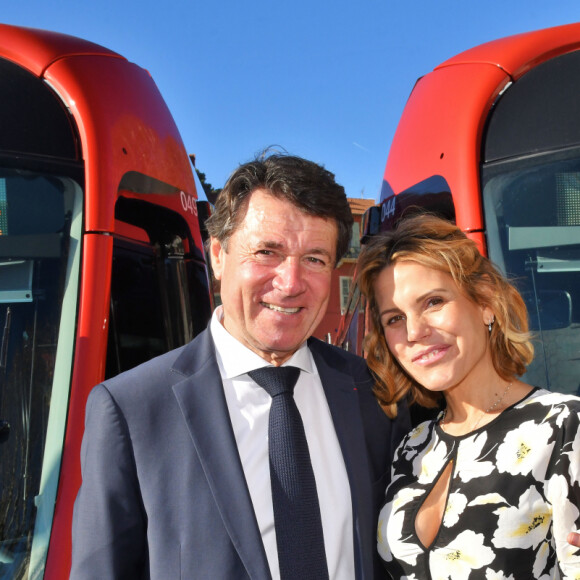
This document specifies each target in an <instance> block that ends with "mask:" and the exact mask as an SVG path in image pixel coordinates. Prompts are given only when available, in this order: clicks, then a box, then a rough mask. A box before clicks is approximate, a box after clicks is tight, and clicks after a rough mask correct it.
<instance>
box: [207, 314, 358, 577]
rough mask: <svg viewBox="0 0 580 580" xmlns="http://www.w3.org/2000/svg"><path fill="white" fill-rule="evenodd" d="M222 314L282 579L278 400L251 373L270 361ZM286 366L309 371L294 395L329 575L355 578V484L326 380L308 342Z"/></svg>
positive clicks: (245, 435) (229, 380)
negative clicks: (272, 434)
mask: <svg viewBox="0 0 580 580" xmlns="http://www.w3.org/2000/svg"><path fill="white" fill-rule="evenodd" d="M222 316H223V310H222V307H218V308H217V309H216V311H215V312H214V314H213V317H212V320H211V333H212V337H213V340H214V343H215V346H216V353H217V361H218V366H219V370H220V374H221V377H222V382H223V387H224V392H225V396H226V402H227V405H228V410H229V414H230V419H231V422H232V427H233V430H234V435H235V438H236V443H237V446H238V452H239V454H240V459H241V461H242V467H243V469H244V474H245V476H246V482H247V484H248V488H249V490H250V496H251V498H252V503H253V505H254V512H255V514H256V519H257V521H258V526H259V528H260V533H261V534H262V540H263V542H264V547H265V549H266V556H267V558H268V564H269V566H270V571H271V573H272V578H273V579H274V580H279V578H280V570H279V566H278V550H277V547H276V532H275V528H274V510H273V507H272V491H271V488H270V468H269V460H268V416H269V412H270V403H271V400H272V399H271V398H270V395H268V393H266V391H265V390H264V389H263V388H262V387H260V386H259V385H258V384H256V383H255V382H254V381H253V380H252V379H251V378H250V377H249V376H248V375H247V373H248V372H249V371H252V370H254V369H257V368H261V367H264V366H268V363H267V362H266V361H265V360H264V359H263V358H261V357H260V356H258V355H257V354H256V353H254V352H253V351H251V350H250V349H248V348H247V347H246V346H244V345H243V344H241V343H240V342H239V341H238V340H237V339H235V338H234V337H233V336H232V335H230V334H229V333H228V332H227V331H226V329H225V328H224V327H223V325H222V324H221V322H220V321H221V318H222ZM284 364H285V365H291V366H295V367H298V368H300V369H301V370H302V371H303V372H301V373H300V377H299V379H298V382H297V383H296V387H295V388H294V399H295V401H296V405H297V406H298V409H299V411H300V414H301V415H302V421H303V423H304V430H305V432H306V439H307V441H308V448H309V451H310V458H311V461H312V469H313V471H314V477H315V479H316V488H317V490H318V500H319V503H320V515H321V518H322V528H323V531H324V547H325V550H326V559H327V562H328V572H329V577H330V578H331V579H332V580H352V579H353V578H354V577H355V572H354V545H353V519H352V504H351V497H350V486H349V482H348V476H347V473H346V467H345V465H344V459H343V456H342V452H341V449H340V445H339V443H338V438H337V436H336V432H335V430H334V425H333V422H332V417H331V415H330V410H329V408H328V403H327V401H326V397H325V395H324V390H323V388H322V383H321V381H320V377H319V375H318V371H317V369H316V365H315V363H314V359H313V357H312V354H311V352H310V350H309V349H308V347H307V346H306V344H303V345H302V347H301V348H300V349H298V351H296V352H295V353H294V355H293V356H292V357H291V358H290V360H288V361H287V362H286V363H284ZM369 501H370V498H369Z"/></svg>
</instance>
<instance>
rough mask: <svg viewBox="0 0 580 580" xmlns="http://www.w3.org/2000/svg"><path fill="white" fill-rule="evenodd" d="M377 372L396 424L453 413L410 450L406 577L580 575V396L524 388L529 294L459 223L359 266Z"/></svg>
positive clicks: (392, 242)
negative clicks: (427, 411) (402, 407)
mask: <svg viewBox="0 0 580 580" xmlns="http://www.w3.org/2000/svg"><path fill="white" fill-rule="evenodd" d="M359 272H360V274H359V281H360V287H361V290H362V292H363V293H364V294H365V295H366V296H367V298H368V300H369V305H370V309H371V318H372V326H373V327H372V331H371V333H370V335H369V336H368V338H367V340H368V341H367V354H368V359H367V360H368V364H369V366H370V368H371V369H372V371H373V373H374V374H375V377H376V379H377V387H376V394H377V397H378V399H379V402H380V404H381V405H382V407H383V409H384V410H385V412H386V413H387V415H389V416H393V415H394V414H395V413H396V404H397V402H398V401H400V400H402V399H408V400H409V401H411V402H416V403H419V404H421V405H424V406H428V407H436V406H437V405H441V406H442V411H441V412H440V413H439V414H438V416H437V418H436V419H434V420H432V421H427V422H425V423H422V424H420V425H419V426H418V427H417V428H415V429H414V430H413V431H412V432H411V433H410V434H409V435H408V436H407V437H406V438H405V439H404V440H403V442H402V443H401V445H400V446H399V448H398V450H397V453H396V456H395V460H394V462H393V466H392V474H391V484H390V485H389V487H388V489H387V492H386V498H385V505H384V507H383V509H382V511H381V514H380V519H379V529H378V549H379V553H380V555H381V557H382V558H383V560H384V563H385V566H386V568H387V570H388V571H389V573H390V574H391V576H392V577H393V578H417V579H423V578H453V579H454V580H455V579H472V578H482V579H490V578H506V579H507V578H512V579H517V578H526V579H527V578H578V577H579V574H580V556H579V555H578V552H579V550H577V549H576V548H575V547H573V546H571V545H569V544H568V543H567V535H568V532H569V531H570V530H572V529H575V528H578V527H579V526H580V511H579V507H578V506H579V505H580V484H579V480H580V434H579V431H578V427H579V423H580V399H579V398H577V397H573V396H567V395H563V394H558V393H552V392H549V391H546V390H543V389H537V388H534V387H532V386H530V385H527V384H526V383H524V382H522V381H520V380H519V379H518V376H521V375H522V374H523V373H524V372H525V368H526V365H527V364H529V363H530V362H531V360H532V358H533V347H532V344H531V342H530V337H529V334H528V327H527V315H526V308H525V305H524V302H523V300H522V298H521V296H520V295H519V293H518V292H517V290H516V289H515V288H514V287H513V286H512V285H511V284H510V283H509V282H508V281H507V280H506V278H505V277H504V276H503V275H502V274H501V273H499V272H498V271H497V270H496V268H495V267H494V266H493V264H492V263H491V262H490V261H489V260H488V259H487V258H485V257H483V256H482V255H481V254H480V253H479V252H478V250H477V247H476V245H475V243H474V242H472V241H471V240H469V239H468V238H467V237H466V236H465V235H464V234H463V233H462V232H461V231H460V230H459V229H458V228H457V227H456V226H454V225H453V224H451V223H449V222H446V221H444V220H441V219H439V218H436V217H433V216H426V215H422V216H416V217H412V218H408V219H406V220H403V221H402V222H401V223H400V225H399V227H398V228H397V229H396V230H395V231H393V232H391V233H388V234H386V235H385V236H383V237H379V238H377V239H376V240H374V241H373V242H372V243H371V244H370V245H369V246H367V247H366V248H365V250H364V252H363V254H362V255H361V257H360V260H359Z"/></svg>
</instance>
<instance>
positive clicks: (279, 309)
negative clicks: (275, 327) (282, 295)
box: [262, 302, 301, 314]
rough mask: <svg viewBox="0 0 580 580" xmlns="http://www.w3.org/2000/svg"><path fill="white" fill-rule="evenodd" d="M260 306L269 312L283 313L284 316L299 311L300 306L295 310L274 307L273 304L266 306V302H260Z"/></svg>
mask: <svg viewBox="0 0 580 580" xmlns="http://www.w3.org/2000/svg"><path fill="white" fill-rule="evenodd" d="M262 306H265V307H266V308H269V309H270V310H275V311H276V312H283V313H284V314H296V313H297V312H300V310H301V307H300V306H298V307H296V308H284V307H283V306H276V305H275V304H268V303H267V302H262Z"/></svg>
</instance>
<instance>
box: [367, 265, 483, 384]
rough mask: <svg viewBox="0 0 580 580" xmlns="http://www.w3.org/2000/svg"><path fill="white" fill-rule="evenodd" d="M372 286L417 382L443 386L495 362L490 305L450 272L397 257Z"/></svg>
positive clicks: (399, 355)
mask: <svg viewBox="0 0 580 580" xmlns="http://www.w3.org/2000/svg"><path fill="white" fill-rule="evenodd" d="M374 291H375V294H376V297H377V305H378V309H379V315H380V320H381V325H382V328H383V332H384V335H385V339H386V341H387V346H388V347H389V350H390V352H391V353H392V355H393V356H394V357H395V358H396V359H397V360H398V362H399V364H400V365H401V366H402V367H403V368H404V369H405V370H406V371H407V373H408V374H409V375H410V376H412V377H413V378H414V379H415V380H416V381H417V382H418V383H419V384H421V385H423V386H424V387H425V388H427V389H429V390H430V391H445V390H447V389H449V388H451V387H454V386H456V385H458V384H460V383H462V382H464V381H468V382H469V381H471V380H473V379H474V378H475V379H477V377H478V376H483V375H479V372H483V373H484V374H485V373H487V372H488V371H489V370H490V368H491V366H492V361H491V355H490V351H489V349H488V343H489V337H488V327H487V325H488V324H489V322H490V320H491V319H492V317H493V314H492V312H491V310H490V309H489V308H488V307H484V306H479V305H477V304H475V303H474V302H472V301H471V300H469V299H468V298H466V297H465V296H464V295H463V294H462V293H461V291H460V290H459V287H458V286H457V284H456V283H455V282H454V280H453V278H452V277H451V275H449V274H447V273H445V272H440V271H438V270H433V269H431V268H428V267H426V266H422V265H421V264H418V263H417V262H412V261H403V262H397V263H395V264H394V265H392V266H388V267H387V268H385V269H384V270H383V271H382V272H381V273H380V274H379V276H378V277H377V280H376V282H375V286H374Z"/></svg>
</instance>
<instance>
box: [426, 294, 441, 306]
mask: <svg viewBox="0 0 580 580" xmlns="http://www.w3.org/2000/svg"><path fill="white" fill-rule="evenodd" d="M440 304H443V298H440V297H439V296H433V297H432V298H429V299H428V300H427V307H431V306H439V305H440Z"/></svg>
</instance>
